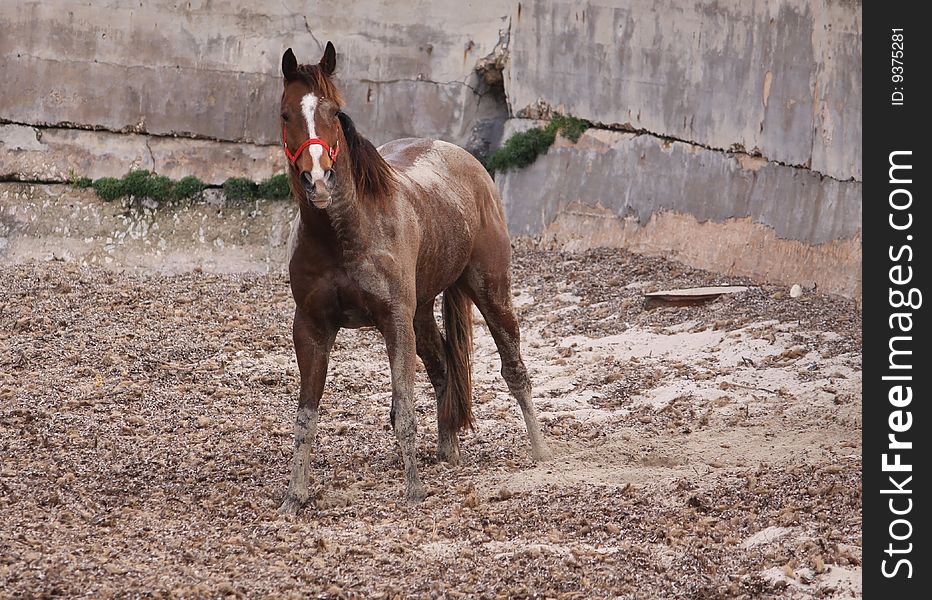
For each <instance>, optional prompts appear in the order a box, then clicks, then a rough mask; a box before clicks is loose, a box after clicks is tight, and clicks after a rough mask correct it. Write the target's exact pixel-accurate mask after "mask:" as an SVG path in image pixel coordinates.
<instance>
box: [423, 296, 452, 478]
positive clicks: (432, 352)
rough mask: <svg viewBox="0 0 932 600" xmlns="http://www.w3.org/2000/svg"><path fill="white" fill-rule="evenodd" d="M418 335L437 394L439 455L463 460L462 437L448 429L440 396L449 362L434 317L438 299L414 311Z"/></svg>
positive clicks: (424, 359) (449, 458)
mask: <svg viewBox="0 0 932 600" xmlns="http://www.w3.org/2000/svg"><path fill="white" fill-rule="evenodd" d="M414 336H415V338H417V355H418V356H419V357H421V361H422V362H423V363H424V368H425V369H426V370H427V376H428V377H429V378H430V383H431V384H432V385H433V386H434V392H435V394H436V397H437V458H438V459H439V460H442V461H445V462H448V463H450V464H454V465H455V464H459V461H460V446H459V437H458V436H457V434H456V432H455V431H447V429H446V428H445V427H444V425H443V423H442V422H441V421H440V399H441V398H443V392H444V387H445V386H446V378H447V365H446V356H445V355H444V350H443V338H442V337H441V336H440V328H439V327H438V326H437V320H436V319H435V318H434V303H433V302H429V303H424V304H423V305H422V306H419V307H418V309H417V311H416V312H415V313H414Z"/></svg>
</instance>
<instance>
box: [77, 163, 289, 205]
mask: <svg viewBox="0 0 932 600" xmlns="http://www.w3.org/2000/svg"><path fill="white" fill-rule="evenodd" d="M70 180H71V184H72V185H74V186H76V187H79V188H93V189H94V191H96V192H97V195H98V196H99V197H100V198H101V199H102V200H107V201H111V200H117V199H119V198H125V197H127V196H131V197H136V198H151V199H153V200H156V201H159V202H162V201H165V200H192V199H194V198H196V197H197V196H198V195H200V194H201V193H202V192H203V191H204V190H205V189H207V188H208V187H210V186H208V185H207V184H206V183H204V182H203V181H201V180H200V179H198V178H197V177H194V176H191V175H188V176H187V177H182V178H181V179H180V180H178V181H174V180H172V179H170V178H168V177H166V176H164V175H157V174H155V173H151V172H149V171H146V170H142V169H140V170H134V171H130V172H129V173H127V174H126V175H124V176H123V177H122V178H121V179H117V178H115V177H101V178H100V179H97V180H93V181H92V180H91V179H89V178H87V177H78V176H77V175H75V174H74V173H72V174H71V175H70ZM222 187H223V192H224V194H226V196H227V198H228V199H229V200H231V201H233V202H244V201H247V200H255V199H257V198H265V199H268V200H282V199H285V198H288V197H289V196H290V194H291V189H290V188H289V186H288V177H287V175H285V174H284V173H279V174H278V175H273V176H271V177H269V178H268V179H265V180H263V181H262V182H261V183H256V182H254V181H252V180H250V179H246V178H243V177H231V178H230V179H227V180H226V181H225V182H224V183H223V186H222Z"/></svg>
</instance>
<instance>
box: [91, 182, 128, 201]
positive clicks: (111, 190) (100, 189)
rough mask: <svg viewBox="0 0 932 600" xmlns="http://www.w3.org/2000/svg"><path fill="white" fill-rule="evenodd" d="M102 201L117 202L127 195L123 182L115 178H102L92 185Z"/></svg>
mask: <svg viewBox="0 0 932 600" xmlns="http://www.w3.org/2000/svg"><path fill="white" fill-rule="evenodd" d="M91 187H93V188H94V191H95V192H97V195H98V196H100V198H101V200H107V201H110V200H116V199H117V198H122V197H123V196H125V195H126V192H125V191H124V190H125V188H124V187H123V180H122V179H117V178H115V177H101V178H100V179H97V180H95V181H94V183H92V184H91Z"/></svg>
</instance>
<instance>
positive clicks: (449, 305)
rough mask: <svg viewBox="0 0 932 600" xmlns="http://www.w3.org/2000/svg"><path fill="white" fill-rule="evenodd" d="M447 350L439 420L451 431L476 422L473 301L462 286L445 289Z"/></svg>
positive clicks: (470, 425)
mask: <svg viewBox="0 0 932 600" xmlns="http://www.w3.org/2000/svg"><path fill="white" fill-rule="evenodd" d="M443 328H444V330H445V333H446V335H445V337H444V343H443V350H444V354H445V355H446V358H447V380H446V385H445V386H444V392H443V397H442V398H441V399H440V405H439V406H438V407H437V410H438V411H439V415H438V417H439V418H438V421H439V423H440V424H441V426H442V427H443V428H444V429H445V430H447V431H457V430H459V429H466V428H467V427H470V428H471V427H472V426H473V417H472V358H471V354H472V302H470V300H469V298H468V297H467V296H466V294H464V293H463V290H461V289H460V288H459V287H458V286H456V285H453V286H451V287H449V288H447V290H446V291H444V292H443Z"/></svg>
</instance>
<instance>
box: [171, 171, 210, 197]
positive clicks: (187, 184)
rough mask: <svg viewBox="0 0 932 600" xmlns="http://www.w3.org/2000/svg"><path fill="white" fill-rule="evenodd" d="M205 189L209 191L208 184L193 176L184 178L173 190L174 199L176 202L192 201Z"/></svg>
mask: <svg viewBox="0 0 932 600" xmlns="http://www.w3.org/2000/svg"><path fill="white" fill-rule="evenodd" d="M205 189H207V184H206V183H204V182H203V181H201V180H200V179H198V178H197V177H194V176H193V175H188V176H187V177H182V178H181V179H179V180H178V181H177V182H176V183H175V185H174V187H173V188H172V198H173V199H175V200H190V199H192V198H195V197H196V196H198V195H199V194H200V193H201V192H203V191H204V190H205Z"/></svg>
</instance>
